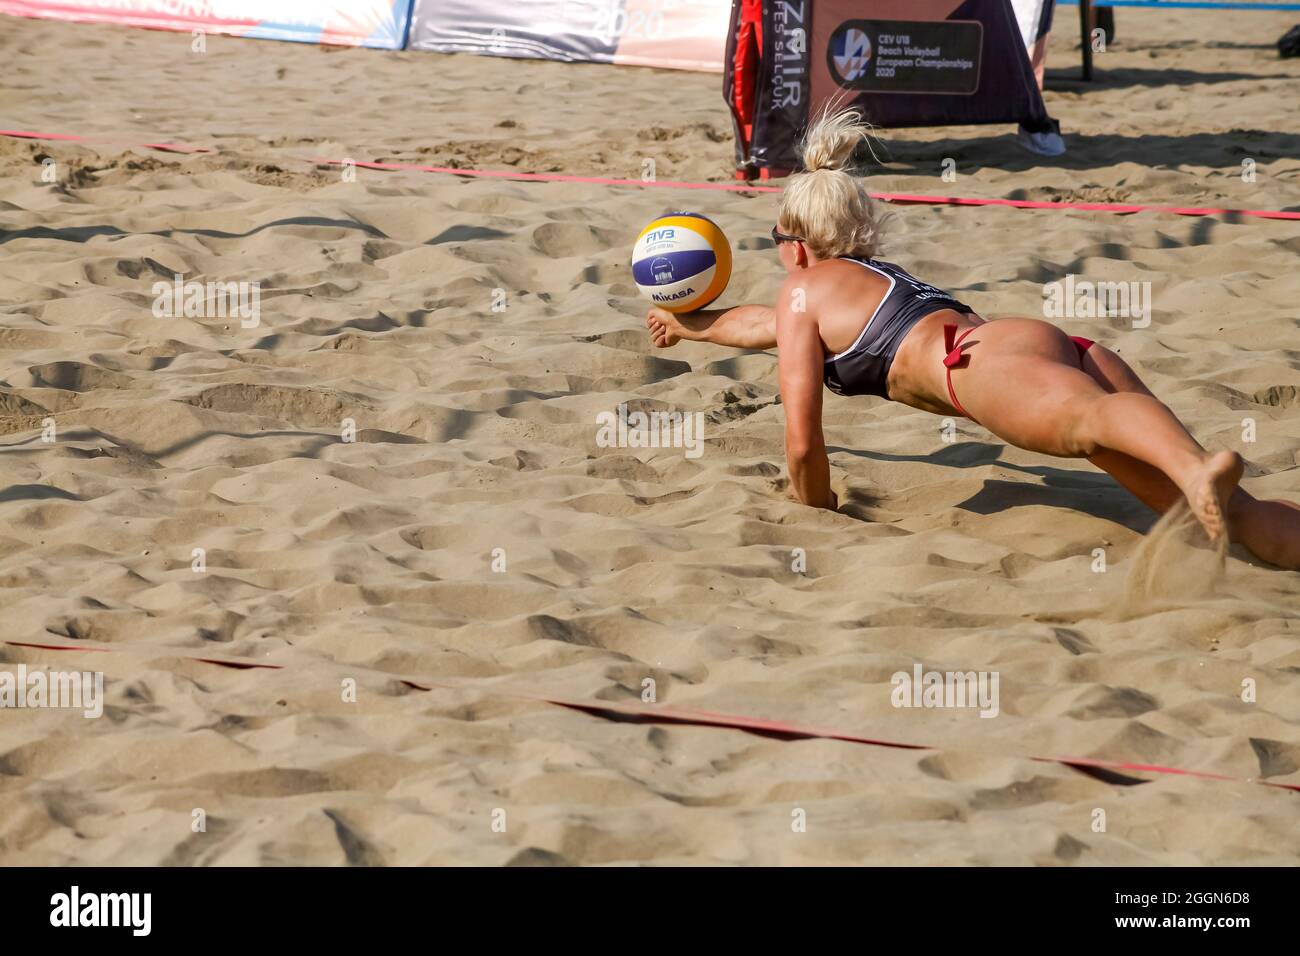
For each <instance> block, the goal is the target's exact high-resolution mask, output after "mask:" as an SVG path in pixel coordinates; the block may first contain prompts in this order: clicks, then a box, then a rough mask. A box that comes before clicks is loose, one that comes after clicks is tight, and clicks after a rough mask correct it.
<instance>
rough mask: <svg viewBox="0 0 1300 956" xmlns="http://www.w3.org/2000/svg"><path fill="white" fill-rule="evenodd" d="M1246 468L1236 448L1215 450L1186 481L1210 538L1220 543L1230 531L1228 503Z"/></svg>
mask: <svg viewBox="0 0 1300 956" xmlns="http://www.w3.org/2000/svg"><path fill="white" fill-rule="evenodd" d="M1243 467H1244V466H1243V464H1242V461H1241V456H1240V455H1238V454H1237V453H1236V452H1235V451H1220V452H1215V453H1214V454H1213V455H1209V456H1207V457H1206V459H1205V461H1204V462H1202V464H1201V468H1200V470H1199V471H1198V472H1197V473H1196V474H1195V475H1194V476H1193V477H1192V480H1191V481H1189V482H1188V484H1187V488H1186V489H1185V491H1184V494H1186V495H1187V503H1188V504H1189V505H1191V508H1192V514H1194V515H1195V516H1196V520H1197V521H1199V522H1200V523H1201V527H1203V528H1204V529H1205V533H1206V534H1208V535H1209V536H1210V540H1211V541H1216V542H1217V541H1219V540H1220V539H1221V538H1223V537H1224V536H1225V535H1227V533H1228V519H1227V503H1228V499H1229V498H1231V497H1232V492H1233V490H1234V489H1235V488H1236V487H1237V483H1238V482H1239V481H1241V472H1242V469H1243Z"/></svg>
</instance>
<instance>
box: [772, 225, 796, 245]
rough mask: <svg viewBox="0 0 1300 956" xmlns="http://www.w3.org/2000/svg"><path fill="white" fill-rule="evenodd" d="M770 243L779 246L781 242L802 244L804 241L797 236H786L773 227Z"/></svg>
mask: <svg viewBox="0 0 1300 956" xmlns="http://www.w3.org/2000/svg"><path fill="white" fill-rule="evenodd" d="M772 241H773V242H774V243H776V244H777V245H778V246H779V245H780V244H781V243H783V242H803V241H804V240H803V239H802V238H801V237H799V236H790V235H786V234H785V233H784V232H782V231H781V230H780V229H777V228H776V226H773V227H772Z"/></svg>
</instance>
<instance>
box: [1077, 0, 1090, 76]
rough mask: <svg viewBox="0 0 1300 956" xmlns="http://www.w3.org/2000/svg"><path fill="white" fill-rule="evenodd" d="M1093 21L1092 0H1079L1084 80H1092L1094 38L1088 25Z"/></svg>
mask: <svg viewBox="0 0 1300 956" xmlns="http://www.w3.org/2000/svg"><path fill="white" fill-rule="evenodd" d="M1090 20H1092V0H1079V32H1080V33H1081V34H1082V35H1083V38H1082V41H1081V42H1082V45H1083V78H1084V79H1085V80H1088V81H1091V80H1092V37H1091V36H1090V35H1089V31H1088V23H1089V21H1090Z"/></svg>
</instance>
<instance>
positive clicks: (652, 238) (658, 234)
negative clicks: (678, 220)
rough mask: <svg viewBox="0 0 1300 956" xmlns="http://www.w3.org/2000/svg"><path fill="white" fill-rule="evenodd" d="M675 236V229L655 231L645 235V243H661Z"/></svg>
mask: <svg viewBox="0 0 1300 956" xmlns="http://www.w3.org/2000/svg"><path fill="white" fill-rule="evenodd" d="M676 234H677V230H675V229H656V230H655V231H654V232H650V233H646V237H645V241H646V242H663V241H664V240H665V239H671V238H672V237H673V236H675V235H676Z"/></svg>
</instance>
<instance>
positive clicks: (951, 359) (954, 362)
mask: <svg viewBox="0 0 1300 956" xmlns="http://www.w3.org/2000/svg"><path fill="white" fill-rule="evenodd" d="M978 328H979V326H978V325H972V326H970V327H969V328H968V329H966V330H965V331H964V332H962V334H961V335H957V326H955V325H945V326H944V327H943V347H944V348H945V349H946V350H947V351H948V354H947V355H946V356H944V359H943V364H944V367H945V368H946V369H947V376H948V397H949V398H950V399H952V407H953V408H955V409H957V411H959V412H961V413H962V414H963V415H965V416H966V417H967V418H969V419H970V420H971V421H974V420H975V419H974V418H973V417H972V416H971V413H970V412H968V411H966V409H964V408H963V407H962V404H961V402H959V401H958V400H957V393H956V392H955V391H953V387H952V370H953V369H955V368H964V367H965V363H966V362H967V361H968V360H969V358H970V356H968V355H967V354H966V353H965V352H963V351H962V350H961V343H962V340H963V339H964V338H966V336H968V335H970V334H971V333H972V332H974V331H975V330H976V329H978ZM1070 341H1071V342H1073V343H1074V347H1075V348H1076V349H1078V350H1079V363H1080V364H1082V363H1083V353H1084V352H1086V351H1088V349H1090V348H1092V347H1093V346H1094V345H1096V344H1097V343H1096V342H1094V341H1093V340H1092V339H1085V338H1084V337H1083V336H1082V335H1071V336H1070Z"/></svg>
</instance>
